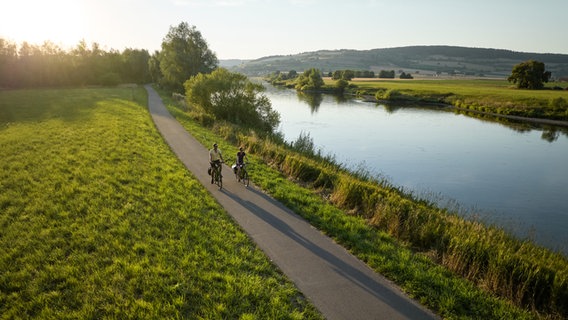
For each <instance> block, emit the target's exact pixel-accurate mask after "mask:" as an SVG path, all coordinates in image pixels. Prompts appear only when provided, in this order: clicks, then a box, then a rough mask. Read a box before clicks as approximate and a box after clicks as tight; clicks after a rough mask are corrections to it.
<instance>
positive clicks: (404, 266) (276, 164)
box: [162, 93, 562, 319]
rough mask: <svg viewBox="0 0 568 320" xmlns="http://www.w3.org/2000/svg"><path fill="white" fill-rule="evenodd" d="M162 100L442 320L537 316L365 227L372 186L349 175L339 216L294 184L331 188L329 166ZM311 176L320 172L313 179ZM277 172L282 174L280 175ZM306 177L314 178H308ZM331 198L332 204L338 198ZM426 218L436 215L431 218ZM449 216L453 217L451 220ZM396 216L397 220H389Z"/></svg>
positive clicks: (405, 203) (207, 141) (397, 199)
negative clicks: (242, 151)
mask: <svg viewBox="0 0 568 320" xmlns="http://www.w3.org/2000/svg"><path fill="white" fill-rule="evenodd" d="M162 96H163V98H164V100H165V101H166V105H167V108H168V109H169V111H170V112H171V113H172V114H173V115H174V116H175V117H176V118H177V119H178V120H179V121H180V123H182V125H183V126H184V127H185V128H186V129H187V130H188V131H189V132H190V133H191V134H192V135H194V136H195V137H196V138H197V139H198V140H200V141H201V143H202V144H204V145H211V144H212V143H213V142H220V141H222V140H223V139H225V141H226V142H225V143H223V144H221V147H222V149H223V150H224V152H225V154H231V153H236V150H237V147H238V145H244V146H245V147H246V148H247V150H248V151H249V156H250V160H251V166H250V167H249V168H250V172H251V180H252V181H253V182H254V183H255V184H256V185H258V186H260V187H261V188H262V189H264V190H265V191H267V192H268V193H270V194H271V195H272V196H273V197H275V198H276V199H278V200H279V201H281V202H282V203H284V204H285V205H286V206H288V207H289V208H290V209H292V210H294V211H295V212H296V213H298V214H300V215H302V216H303V217H304V218H306V219H307V220H308V221H310V223H311V224H312V225H314V226H315V227H316V228H318V229H319V230H321V231H323V232H325V233H326V234H328V235H330V236H331V237H332V238H334V239H335V240H336V241H338V242H339V243H341V244H342V245H343V246H345V247H346V248H348V249H349V250H350V251H351V252H353V253H354V254H356V255H357V256H358V257H359V258H360V259H362V260H363V261H365V262H366V263H367V264H369V266H371V267H372V268H373V269H375V270H376V271H377V272H380V273H382V274H384V275H386V276H387V277H388V278H390V279H391V280H393V281H394V282H396V283H398V284H399V285H400V286H401V287H402V288H403V289H404V290H405V291H406V292H408V294H410V295H411V296H413V297H414V298H416V299H418V300H419V301H420V302H421V303H423V304H425V305H426V306H428V307H430V308H431V309H433V310H435V311H436V312H437V313H439V314H440V315H442V316H443V317H444V318H448V319H454V318H474V319H533V318H538V317H539V315H538V313H536V312H534V313H532V312H530V311H528V310H523V309H521V308H519V307H516V306H514V305H513V303H512V302H511V301H509V300H506V299H502V298H497V297H496V296H495V295H494V294H492V293H490V292H488V291H486V290H483V289H481V288H480V287H478V286H476V285H475V284H474V283H473V282H471V281H468V280H466V279H464V278H463V277H461V276H460V275H458V274H456V273H454V272H452V271H450V270H449V269H448V268H446V267H443V266H442V265H440V264H438V263H436V262H435V260H436V259H437V258H438V257H436V253H435V252H433V254H434V256H432V253H431V252H422V253H421V252H416V251H415V250H413V247H412V245H411V243H409V242H408V241H401V240H397V239H396V238H394V237H393V236H392V235H390V234H389V233H387V232H385V231H382V230H383V229H382V228H377V226H376V225H373V224H372V223H369V221H370V220H371V219H372V216H365V215H356V214H357V213H358V212H362V211H363V210H362V209H364V208H363V207H365V206H368V207H369V208H373V209H374V207H373V206H372V205H371V204H370V203H372V202H373V201H377V198H376V197H375V196H374V195H372V194H369V193H368V192H365V191H364V190H365V189H368V190H371V191H374V190H376V189H377V188H378V187H377V185H371V183H368V182H361V181H358V180H357V179H355V178H352V177H349V176H346V177H344V178H343V179H344V180H343V181H344V182H349V181H351V184H353V185H356V186H357V187H361V188H362V189H360V190H359V189H358V191H357V190H355V189H353V188H347V189H348V190H351V191H353V192H351V193H350V194H351V197H352V198H351V200H352V201H353V203H352V204H351V205H352V208H351V209H356V208H353V206H356V205H359V206H360V207H359V208H357V209H356V210H350V212H351V213H352V214H347V213H346V212H345V211H344V210H341V209H339V208H338V206H334V205H333V204H332V201H329V200H325V197H322V193H321V191H322V190H321V189H319V191H318V190H312V189H310V188H305V187H302V186H301V185H304V186H308V187H309V186H313V185H315V184H319V186H320V187H321V186H325V185H329V184H330V183H331V184H333V183H336V182H338V179H337V178H333V177H337V174H338V170H337V168H328V169H327V170H329V171H334V172H329V171H326V169H322V168H321V167H320V166H324V167H325V165H324V164H321V163H317V161H316V162H314V161H313V160H311V159H309V158H306V157H300V156H299V155H296V154H294V152H293V151H292V150H290V149H288V148H286V147H284V146H282V145H278V144H274V143H272V142H270V141H267V140H262V139H258V138H256V137H255V136H254V135H249V134H244V133H242V131H240V130H239V129H236V130H235V129H234V128H233V129H231V126H229V125H223V124H219V123H218V124H217V127H216V128H215V129H214V131H215V132H217V133H213V131H212V130H211V129H208V128H204V127H202V126H201V125H200V124H199V123H198V122H196V121H195V120H194V118H196V119H201V118H202V117H200V116H199V115H197V114H193V113H192V112H189V113H188V112H187V111H186V110H184V109H182V108H180V107H178V106H176V104H175V103H173V102H172V101H171V100H170V99H168V98H167V96H166V94H165V93H163V94H162ZM294 158H296V160H294ZM310 166H311V167H312V168H310ZM302 168H303V169H302ZM315 171H318V172H320V173H319V174H315V173H314V172H315ZM284 172H286V174H288V175H290V176H289V177H288V176H287V175H285V174H284ZM300 173H301V174H306V175H307V176H309V177H311V179H312V181H311V182H305V181H303V180H302V179H301V177H300ZM314 177H317V178H316V179H315V181H314V180H313V178H314ZM350 179H353V180H350ZM318 181H319V182H318ZM297 182H300V184H301V185H300V184H298V183H297ZM366 184H368V186H367V187H365V185H366ZM327 195H328V196H329V194H327ZM324 196H325V194H324ZM331 196H333V195H331ZM336 196H339V195H336ZM357 197H360V198H361V197H362V198H365V200H367V201H370V202H367V205H363V207H361V204H362V203H361V202H360V200H361V199H359V200H357V199H356V198H357ZM384 197H386V198H392V199H391V201H393V202H392V203H393V204H398V206H399V207H400V208H402V207H406V208H407V209H412V208H413V206H414V204H413V203H412V202H411V201H410V200H408V199H403V198H401V196H400V194H399V191H397V190H396V189H389V190H384ZM348 198H349V197H347V198H345V199H348ZM335 201H336V202H337V201H338V199H335ZM347 203H349V202H348V201H347ZM419 205H423V204H419ZM340 207H341V206H340ZM433 216H434V217H435V218H436V217H438V218H439V216H438V215H433ZM451 218H452V219H457V217H454V216H452V217H451ZM397 219H402V218H401V217H397ZM458 220H459V219H458ZM397 221H401V220H397ZM434 223H435V221H434ZM392 226H393V228H396V227H401V229H402V227H404V228H406V229H408V227H409V226H411V225H410V224H409V225H406V226H404V225H402V224H399V223H394V219H393V224H392ZM480 230H481V229H480ZM401 231H402V230H401ZM406 231H408V230H406ZM410 231H411V230H410ZM454 232H456V234H457V233H459V232H460V230H454ZM429 238H431V239H432V241H436V234H432V236H431V237H430V236H429ZM557 261H558V260H557ZM560 312H562V311H560ZM558 316H559V315H558V313H555V312H554V311H553V312H552V313H550V314H545V317H552V318H554V317H558ZM560 317H561V316H560Z"/></svg>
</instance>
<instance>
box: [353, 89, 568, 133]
mask: <svg viewBox="0 0 568 320" xmlns="http://www.w3.org/2000/svg"><path fill="white" fill-rule="evenodd" d="M352 96H353V97H354V98H355V99H360V100H361V101H363V102H370V103H377V104H381V103H382V104H391V103H393V102H396V104H397V105H401V104H402V105H404V104H409V105H415V104H416V103H417V100H416V99H406V100H404V99H400V98H399V99H396V100H385V99H377V98H375V96H374V95H359V96H358V95H357V94H352ZM419 102H420V104H422V105H430V106H433V107H439V108H447V109H453V110H458V111H466V112H471V113H474V114H479V115H486V116H492V117H496V118H505V119H510V120H515V121H524V122H531V123H536V124H545V125H553V126H560V127H567V128H568V120H554V119H542V118H531V117H523V116H513V115H505V114H498V113H494V112H486V111H479V110H474V109H469V108H460V107H456V106H454V105H451V104H447V103H441V102H429V101H419Z"/></svg>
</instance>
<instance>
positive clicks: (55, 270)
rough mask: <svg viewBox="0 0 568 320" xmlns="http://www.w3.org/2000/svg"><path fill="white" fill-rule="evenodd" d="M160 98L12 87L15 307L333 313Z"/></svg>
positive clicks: (18, 310) (9, 262)
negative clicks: (172, 129)
mask: <svg viewBox="0 0 568 320" xmlns="http://www.w3.org/2000/svg"><path fill="white" fill-rule="evenodd" d="M146 103H147V100H146V92H145V90H144V89H143V88H135V89H130V88H113V89H106V88H97V89H61V90H17V91H0V111H1V113H0V149H1V150H2V157H1V158H0V230H1V231H0V314H1V315H2V318H6V319H10V318H43V319H69V318H73V319H94V318H97V319H100V318H114V319H164V318H166V319H168V318H187V319H268V318H271V319H277V318H278V319H319V318H321V316H320V315H319V313H318V312H317V311H316V310H315V309H314V308H313V306H311V305H310V304H309V303H308V302H307V301H305V300H304V298H303V297H302V295H301V294H300V293H299V292H298V291H297V290H296V289H295V287H294V286H293V285H292V284H291V283H290V282H289V281H287V280H286V279H285V278H284V277H283V275H282V274H281V273H279V271H278V270H277V269H276V268H275V267H274V266H273V265H272V264H271V262H270V261H269V260H268V258H267V257H266V256H265V255H264V254H263V253H262V252H260V251H259V250H258V249H257V247H256V246H255V245H254V244H253V243H251V241H250V240H249V239H248V238H247V236H246V235H245V234H244V233H243V232H242V230H240V228H239V227H238V226H237V225H236V224H235V223H234V221H233V220H232V219H231V218H230V217H228V215H227V214H226V213H225V212H224V211H223V210H222V208H221V207H220V206H219V205H218V204H217V203H216V202H215V201H214V200H213V199H212V197H211V196H210V195H209V194H208V193H207V191H206V190H205V189H204V188H203V186H202V185H200V184H199V182H198V181H197V180H196V179H195V178H194V177H193V176H192V175H191V174H190V173H188V171H187V170H186V169H185V168H184V167H183V165H182V164H181V162H180V161H179V160H178V159H177V158H176V157H175V155H173V153H172V152H171V151H170V149H169V148H168V146H167V145H166V144H165V143H164V142H163V140H162V138H161V137H160V135H159V134H158V133H157V132H156V130H155V127H154V125H153V123H152V121H151V118H150V116H149V114H148V112H147V108H146Z"/></svg>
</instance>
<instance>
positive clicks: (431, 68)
mask: <svg viewBox="0 0 568 320" xmlns="http://www.w3.org/2000/svg"><path fill="white" fill-rule="evenodd" d="M530 59H533V60H537V61H541V62H544V64H545V66H546V70H548V71H550V72H551V73H552V77H553V78H555V79H558V78H563V77H568V55H567V54H549V53H529V52H515V51H510V50H503V49H486V48H468V47H456V46H409V47H398V48H384V49H371V50H348V49H343V50H319V51H314V52H304V53H299V54H295V55H286V56H268V57H263V58H260V59H256V60H224V61H221V62H220V65H221V66H223V67H226V68H228V69H230V70H232V71H236V72H241V73H244V74H247V75H266V74H269V73H272V72H274V71H283V72H287V71H290V70H296V71H298V72H301V71H303V70H306V69H309V68H318V69H320V70H322V71H323V72H324V73H327V72H330V71H335V70H343V69H350V70H372V71H374V72H375V74H378V72H380V71H381V70H395V71H396V73H397V74H399V73H400V72H403V71H404V72H406V73H411V74H412V75H414V76H416V75H419V76H435V75H457V76H477V77H479V76H482V77H498V78H505V77H507V76H509V75H510V74H511V70H512V68H513V66H514V65H515V64H518V63H520V62H523V61H526V60H530Z"/></svg>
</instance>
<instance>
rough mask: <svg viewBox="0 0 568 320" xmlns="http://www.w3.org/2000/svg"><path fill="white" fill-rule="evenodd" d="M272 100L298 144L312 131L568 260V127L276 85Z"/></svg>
mask: <svg viewBox="0 0 568 320" xmlns="http://www.w3.org/2000/svg"><path fill="white" fill-rule="evenodd" d="M266 94H267V97H268V98H269V99H270V100H271V101H272V105H273V108H274V109H275V110H276V111H278V112H279V113H280V114H281V119H282V123H281V127H280V131H281V132H282V134H283V136H284V138H285V139H287V140H288V141H293V140H295V139H296V138H298V137H299V136H300V134H301V133H302V132H304V134H309V135H310V137H311V138H312V139H313V142H314V144H315V147H316V148H318V149H320V150H321V151H322V153H323V154H332V155H334V156H335V157H334V158H335V159H336V160H337V162H339V163H342V164H343V165H344V166H345V167H347V168H354V169H357V167H360V166H361V165H362V164H364V166H365V167H367V168H368V170H369V171H370V172H372V173H374V174H376V175H379V176H381V177H388V178H389V181H390V183H392V184H393V185H396V186H400V187H401V188H403V189H405V190H408V191H411V192H413V193H414V194H417V195H428V194H429V195H435V197H439V198H440V199H438V200H439V203H443V202H445V203H454V207H455V206H456V205H455V204H456V203H459V204H460V205H459V207H461V208H467V209H468V210H469V211H470V216H475V217H478V218H479V219H482V220H484V221H487V222H489V223H493V224H496V225H500V226H502V227H504V228H505V229H507V230H510V231H511V232H513V233H515V234H517V235H518V236H520V237H530V238H532V239H534V240H535V241H537V242H538V243H541V244H543V245H546V246H549V247H551V248H556V249H560V250H563V251H564V252H566V253H568V246H567V245H566V244H568V233H567V232H566V230H568V202H567V201H565V198H566V196H568V167H567V165H566V163H568V134H567V128H563V127H555V126H550V125H539V124H532V123H523V122H519V121H513V120H508V119H498V118H495V117H490V116H487V115H479V114H473V113H468V112H464V111H454V110H453V109H448V108H443V107H439V106H421V105H393V104H389V105H382V104H374V103H369V102H361V101H357V100H351V99H349V97H347V98H346V97H337V96H331V95H321V94H316V95H313V94H305V93H304V94H298V93H296V91H294V90H277V89H274V88H273V87H268V91H267V92H266ZM432 198H434V197H432ZM442 199H445V200H442ZM448 199H451V200H448Z"/></svg>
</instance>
